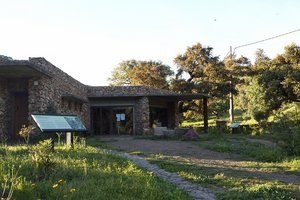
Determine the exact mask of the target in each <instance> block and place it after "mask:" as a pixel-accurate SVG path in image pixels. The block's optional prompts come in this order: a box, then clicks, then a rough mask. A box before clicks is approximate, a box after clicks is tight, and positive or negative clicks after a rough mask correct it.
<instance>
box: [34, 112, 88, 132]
mask: <svg viewBox="0 0 300 200" xmlns="http://www.w3.org/2000/svg"><path fill="white" fill-rule="evenodd" d="M31 117H32V118H33V119H34V121H35V122H36V124H37V125H38V127H39V129H40V130H41V131H42V132H44V133H50V132H86V131H87V129H86V127H85V126H84V124H83V123H82V121H81V120H80V118H79V117H78V116H77V115H51V114H50V115H49V114H32V115H31Z"/></svg>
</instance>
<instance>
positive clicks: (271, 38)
mask: <svg viewBox="0 0 300 200" xmlns="http://www.w3.org/2000/svg"><path fill="white" fill-rule="evenodd" d="M298 31H300V29H296V30H293V31H290V32H287V33H283V34H280V35H276V36H273V37H270V38H266V39H263V40H259V41H256V42H251V43H248V44H244V45H240V46H237V47H235V48H234V49H233V54H234V51H235V50H236V49H238V48H241V47H246V46H250V45H253V44H257V43H261V42H265V41H268V40H273V39H275V38H279V37H282V36H285V35H289V34H291V33H295V32H298Z"/></svg>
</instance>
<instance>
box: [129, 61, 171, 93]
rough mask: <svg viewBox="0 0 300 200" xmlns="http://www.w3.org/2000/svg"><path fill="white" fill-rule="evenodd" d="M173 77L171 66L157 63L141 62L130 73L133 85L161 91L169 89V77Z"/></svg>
mask: <svg viewBox="0 0 300 200" xmlns="http://www.w3.org/2000/svg"><path fill="white" fill-rule="evenodd" d="M171 75H173V71H172V70H171V69H170V67H169V66H167V65H164V64H162V63H161V62H157V61H142V62H139V63H138V65H137V66H135V67H134V68H133V69H132V70H130V72H129V73H128V78H129V80H130V82H131V85H146V86H152V87H155V88H160V89H168V88H169V83H168V77H170V76H171Z"/></svg>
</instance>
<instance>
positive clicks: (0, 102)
mask: <svg viewBox="0 0 300 200" xmlns="http://www.w3.org/2000/svg"><path fill="white" fill-rule="evenodd" d="M7 97H8V91H7V80H5V79H0V141H1V139H3V137H7V136H8V130H9V126H10V121H11V119H10V118H9V113H8V105H7V104H8V99H7Z"/></svg>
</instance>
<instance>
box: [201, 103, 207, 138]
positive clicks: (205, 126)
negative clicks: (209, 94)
mask: <svg viewBox="0 0 300 200" xmlns="http://www.w3.org/2000/svg"><path fill="white" fill-rule="evenodd" d="M202 102H203V120H204V133H208V109H207V98H203V101H202Z"/></svg>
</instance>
